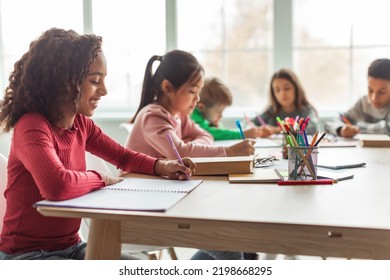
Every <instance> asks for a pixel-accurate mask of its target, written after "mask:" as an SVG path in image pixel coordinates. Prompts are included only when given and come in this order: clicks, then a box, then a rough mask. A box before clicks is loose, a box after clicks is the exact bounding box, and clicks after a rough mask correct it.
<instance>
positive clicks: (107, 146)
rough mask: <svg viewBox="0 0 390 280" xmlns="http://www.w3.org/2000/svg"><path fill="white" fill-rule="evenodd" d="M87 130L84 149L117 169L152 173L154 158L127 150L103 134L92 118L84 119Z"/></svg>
mask: <svg viewBox="0 0 390 280" xmlns="http://www.w3.org/2000/svg"><path fill="white" fill-rule="evenodd" d="M86 126H87V129H88V131H89V133H88V135H89V136H88V139H87V146H86V150H87V151H88V152H91V153H92V154H94V155H96V156H98V157H100V158H102V159H104V160H105V161H107V162H110V163H111V164H113V165H114V166H116V167H117V168H118V169H121V170H123V171H126V172H132V173H143V174H150V175H153V174H154V164H155V162H156V160H157V159H156V158H153V157H151V156H148V155H145V154H143V153H139V152H135V151H132V150H129V149H127V148H125V147H123V146H122V145H120V144H118V143H117V142H116V141H114V140H113V139H112V138H110V137H109V136H107V135H106V134H104V133H103V132H102V131H101V129H100V128H99V127H98V126H96V125H95V124H94V123H93V121H92V120H90V119H87V120H86Z"/></svg>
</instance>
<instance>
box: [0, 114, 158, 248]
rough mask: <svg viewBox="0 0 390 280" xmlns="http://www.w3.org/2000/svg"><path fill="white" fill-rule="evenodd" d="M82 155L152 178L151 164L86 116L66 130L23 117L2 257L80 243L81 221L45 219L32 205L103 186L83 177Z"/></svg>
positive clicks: (11, 166) (94, 176)
mask: <svg viewBox="0 0 390 280" xmlns="http://www.w3.org/2000/svg"><path fill="white" fill-rule="evenodd" d="M85 151H89V152H91V153H93V154H95V155H97V156H99V157H101V158H103V159H105V160H106V161H108V162H110V163H112V164H114V165H115V166H117V167H118V168H120V169H122V170H125V171H128V172H135V173H145V174H154V171H153V167H154V163H155V161H156V159H155V158H152V157H150V156H147V155H145V154H141V153H137V152H134V151H131V150H128V149H126V148H124V147H122V146H121V145H119V144H118V143H116V142H115V141H114V140H113V139H111V138H110V137H108V136H107V135H106V134H104V133H103V132H102V131H101V130H100V128H99V127H97V126H96V125H95V124H94V122H93V121H92V120H91V119H89V118H87V117H85V116H82V115H76V118H75V122H74V126H73V128H72V129H71V130H68V129H66V130H64V129H61V128H59V127H57V126H54V125H51V124H50V123H49V122H48V121H47V119H46V118H44V117H43V116H42V115H40V114H36V113H28V114H25V115H24V116H22V117H21V118H20V119H19V121H18V123H17V124H16V126H15V129H14V133H13V138H12V143H11V150H10V154H9V158H8V183H7V188H6V190H5V192H4V196H5V198H6V201H7V207H6V213H5V216H4V221H3V229H2V233H1V240H0V251H3V252H5V253H8V254H15V253H23V252H29V251H33V250H41V249H43V250H50V251H51V250H59V249H64V248H67V247H69V246H72V245H74V244H76V243H77V242H78V241H79V235H78V230H79V227H80V221H81V219H73V218H72V219H70V218H56V217H44V216H42V215H41V214H39V213H38V212H37V210H36V209H35V208H34V207H33V206H32V205H33V204H34V203H35V202H37V201H40V200H42V199H48V200H65V199H70V198H74V197H78V196H81V195H83V194H86V193H88V192H90V191H92V190H95V189H99V188H101V187H103V186H104V182H103V181H102V178H101V177H100V175H99V174H98V173H96V172H95V171H86V164H85Z"/></svg>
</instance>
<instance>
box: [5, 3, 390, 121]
mask: <svg viewBox="0 0 390 280" xmlns="http://www.w3.org/2000/svg"><path fill="white" fill-rule="evenodd" d="M86 4H89V5H86ZM20 7H23V9H20ZM389 8H390V2H389V3H388V2H387V1H382V0H328V1H315V0H293V1H290V0H212V1H210V0H197V1H192V0H166V1H161V0H142V1H128V0H116V1H108V0H99V1H96V0H68V1H52V0H33V1H31V0H1V1H0V21H1V22H0V32H1V36H0V38H1V39H0V58H1V59H0V63H1V64H0V79H1V80H0V83H1V86H2V88H3V89H4V87H5V85H6V84H7V78H8V76H9V73H10V71H12V69H13V64H14V63H15V61H16V60H17V59H19V58H20V57H21V55H22V54H23V53H24V52H25V51H26V50H27V47H28V44H29V43H30V42H31V41H32V40H33V39H35V38H36V37H38V36H39V35H40V34H41V33H42V32H43V31H44V30H46V29H49V28H51V27H54V26H55V27H61V28H64V29H74V30H75V31H77V32H79V33H83V32H85V30H92V32H94V33H95V34H98V35H101V36H103V47H104V51H105V54H106V57H107V61H108V76H107V88H108V90H109V94H108V95H107V96H106V97H105V102H102V103H101V105H100V106H99V108H98V112H100V113H102V112H104V111H107V112H113V111H115V112H118V111H122V112H126V114H127V112H131V111H134V110H135V109H136V108H137V106H138V103H139V100H140V93H141V87H142V81H143V76H144V69H145V67H146V63H147V61H148V60H149V58H150V57H151V56H152V55H155V54H164V53H165V52H166V50H167V49H168V48H169V49H171V48H179V49H183V50H186V51H189V52H191V53H193V54H194V55H195V56H196V57H197V58H198V60H199V61H200V63H201V64H202V65H203V66H204V68H205V71H206V76H218V77H220V78H221V79H222V81H223V82H224V83H226V84H227V85H228V87H229V88H230V89H231V91H232V93H233V106H231V107H230V108H229V109H228V111H230V112H233V111H240V110H250V111H252V112H253V111H256V112H260V111H262V110H263V109H264V107H265V105H266V103H267V101H268V87H269V82H270V79H271V76H272V74H273V72H274V71H275V70H277V69H276V68H279V67H289V68H292V69H293V70H294V71H295V72H296V73H297V75H298V77H299V78H300V80H301V82H302V84H303V86H304V88H305V89H306V91H307V94H308V97H309V99H310V101H311V102H312V103H313V104H314V105H315V107H316V108H317V109H318V110H319V111H320V113H322V112H326V111H338V110H344V109H347V108H348V107H350V106H351V105H352V104H353V103H354V102H355V100H356V99H357V98H358V97H360V96H361V95H364V94H366V91H367V90H366V88H367V79H366V75H367V68H368V66H369V64H370V63H371V62H372V61H373V60H374V59H377V58H381V57H389V54H390V37H389V36H386V34H387V29H388V26H389V25H390V17H388V15H387V11H388V10H389ZM89 15H90V18H89ZM167 15H168V16H167ZM286 15H287V16H286ZM281 23H282V24H281ZM84 25H85V26H84ZM281 26H282V27H281ZM289 27H291V29H290V28H289ZM172 38H173V39H172ZM280 38H282V40H280ZM280 42H282V43H280ZM290 43H291V44H290ZM167 46H168V47H167ZM239 114H241V113H239ZM103 115H104V114H103ZM128 116H129V117H130V115H128Z"/></svg>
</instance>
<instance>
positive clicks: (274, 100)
mask: <svg viewBox="0 0 390 280" xmlns="http://www.w3.org/2000/svg"><path fill="white" fill-rule="evenodd" d="M269 103H270V105H269V106H268V108H267V109H266V110H265V111H264V112H263V113H261V114H260V115H259V116H260V117H261V118H258V117H256V118H254V119H253V122H254V123H255V124H256V125H261V123H260V120H261V119H263V120H264V121H265V123H267V124H268V125H270V126H271V127H272V131H273V133H275V134H276V133H280V132H281V129H280V128H279V127H278V126H277V123H276V117H280V118H281V119H282V120H284V119H285V118H286V117H290V118H295V117H296V116H299V117H303V118H306V117H310V122H309V124H308V126H307V127H306V132H307V133H308V134H314V133H315V132H316V131H317V123H318V117H317V111H316V110H315V108H314V107H313V106H312V105H311V104H310V103H309V101H308V100H307V98H306V94H305V91H304V89H303V87H302V85H301V83H300V81H299V79H298V77H297V76H296V74H295V73H294V72H293V71H291V70H289V69H280V70H279V71H277V72H275V73H274V75H273V76H272V78H271V83H270V89H269Z"/></svg>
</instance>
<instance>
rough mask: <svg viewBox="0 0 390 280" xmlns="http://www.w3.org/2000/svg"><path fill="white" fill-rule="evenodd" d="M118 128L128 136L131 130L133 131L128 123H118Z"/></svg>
mask: <svg viewBox="0 0 390 280" xmlns="http://www.w3.org/2000/svg"><path fill="white" fill-rule="evenodd" d="M119 127H120V128H122V129H123V130H124V131H125V132H126V135H128V134H130V132H131V130H132V129H133V126H132V124H131V123H128V122H122V123H120V124H119Z"/></svg>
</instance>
